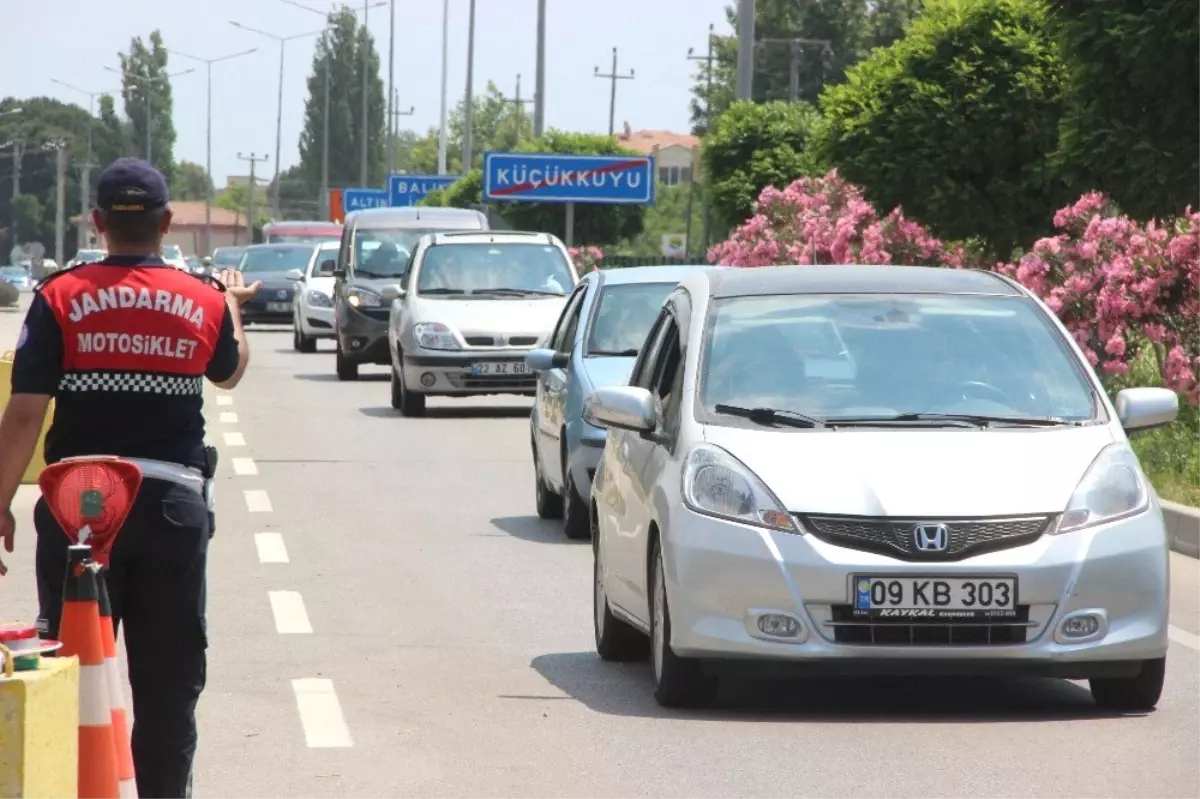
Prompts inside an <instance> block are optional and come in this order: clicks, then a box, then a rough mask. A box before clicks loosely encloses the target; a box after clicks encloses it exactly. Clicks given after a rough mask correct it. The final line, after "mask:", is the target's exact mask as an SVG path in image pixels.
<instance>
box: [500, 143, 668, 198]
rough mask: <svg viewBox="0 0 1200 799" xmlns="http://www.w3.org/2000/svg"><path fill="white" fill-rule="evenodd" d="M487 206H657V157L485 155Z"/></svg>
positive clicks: (537, 154) (536, 154) (533, 154)
mask: <svg viewBox="0 0 1200 799" xmlns="http://www.w3.org/2000/svg"><path fill="white" fill-rule="evenodd" d="M483 199H484V201H485V202H535V203H607V204H623V205H653V204H654V158H653V157H651V156H640V155H637V156H634V155H630V156H624V155H558V154H555V153H508V152H489V153H485V154H484V163H483Z"/></svg>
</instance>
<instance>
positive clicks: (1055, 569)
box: [663, 506, 1169, 679]
mask: <svg viewBox="0 0 1200 799" xmlns="http://www.w3.org/2000/svg"><path fill="white" fill-rule="evenodd" d="M672 522H673V526H672V530H671V531H670V533H669V534H667V535H665V536H664V541H663V552H664V566H665V569H666V573H667V590H668V595H669V596H670V602H671V627H672V648H673V649H674V650H675V651H676V652H677V653H678V654H680V655H683V656H690V657H697V658H701V659H703V660H708V661H711V663H710V664H709V666H710V667H711V668H718V669H720V668H725V669H734V670H740V669H742V668H744V667H746V666H748V665H763V664H762V663H759V664H754V663H753V662H754V661H767V662H768V664H767V665H770V666H774V667H783V668H782V670H783V671H785V672H799V673H835V674H853V673H906V674H910V673H916V674H920V673H928V674H956V673H966V674H1036V675H1045V676H1056V677H1070V678H1077V679H1083V678H1087V677H1093V676H1121V675H1126V674H1136V673H1137V670H1138V668H1140V662H1141V661H1143V660H1149V659H1154V658H1159V657H1163V656H1164V655H1165V653H1166V651H1167V627H1168V596H1169V561H1168V549H1167V539H1166V533H1165V529H1164V525H1163V521H1162V514H1161V511H1160V510H1159V509H1158V507H1157V506H1154V507H1152V508H1151V510H1150V511H1148V512H1147V513H1143V514H1141V515H1139V516H1136V517H1133V518H1130V519H1126V520H1122V521H1119V522H1114V523H1111V524H1108V525H1104V526H1100V527H1096V528H1093V529H1090V530H1084V531H1078V532H1072V533H1067V534H1064V535H1042V536H1041V537H1040V538H1038V539H1037V540H1036V541H1033V542H1032V543H1029V544H1026V545H1024V546H1019V547H1015V548H1012V549H1005V550H1002V551H998V552H990V553H986V554H981V555H977V556H975V557H970V558H966V559H964V560H961V561H956V562H951V563H911V562H902V561H899V560H896V559H894V558H891V557H888V556H886V555H881V554H873V553H869V552H862V551H859V550H855V549H850V548H847V547H843V546H838V545H835V544H830V543H828V542H825V541H822V540H820V539H818V538H816V537H814V536H813V535H796V534H790V533H782V532H774V531H769V530H765V529H759V528H753V527H749V526H746V525H741V524H735V523H730V522H725V521H722V520H718V519H714V518H711V517H708V516H704V515H701V514H697V513H695V512H693V511H691V510H690V509H688V508H686V507H685V508H680V509H679V510H678V511H677V512H676V513H675V514H674V519H673V520H672ZM855 575H870V576H890V575H897V576H900V575H919V576H922V577H934V578H936V577H954V576H1002V575H1012V576H1015V577H1016V578H1017V580H1018V603H1019V607H1022V608H1024V611H1023V612H1022V616H1023V617H1024V619H1025V620H1026V621H1025V623H1024V625H1023V627H1022V635H1021V636H1020V637H1023V638H1024V641H1023V642H1019V643H1011V642H1009V641H1012V640H1013V638H1011V637H1008V638H1006V637H1005V636H1004V635H1000V636H995V637H994V638H995V640H991V643H988V641H989V640H990V638H989V633H988V632H985V634H984V637H983V638H982V639H979V638H977V637H976V638H972V637H971V636H970V635H966V636H963V637H961V638H960V639H959V640H964V641H968V643H956V642H952V641H953V639H947V640H945V641H941V642H940V643H938V644H924V643H922V644H914V643H911V642H912V641H913V640H915V638H914V637H913V636H911V633H909V634H908V635H905V634H904V633H901V632H899V631H900V630H901V629H903V628H909V627H915V626H917V624H918V622H917V621H916V620H912V619H904V620H900V623H899V624H887V626H886V628H885V629H884V632H883V634H882V635H880V636H878V639H876V638H875V637H874V636H873V635H868V636H866V637H865V638H863V637H862V636H858V637H855V638H854V639H853V640H856V641H860V643H846V642H845V641H846V636H845V634H844V633H839V632H838V630H839V627H838V625H836V624H835V622H836V620H838V619H843V618H845V617H844V616H843V615H841V614H840V612H839V611H840V608H843V607H845V606H847V605H849V604H850V603H851V601H852V597H853V593H852V592H853V580H854V576H855ZM1080 611H1089V612H1092V613H1095V614H1096V615H1097V617H1098V618H1100V619H1101V620H1102V622H1101V625H1100V630H1099V631H1098V632H1097V633H1095V634H1094V635H1093V636H1091V637H1089V638H1085V639H1078V640H1076V641H1072V640H1070V639H1067V638H1065V637H1064V636H1063V635H1062V632H1061V625H1062V623H1063V621H1064V619H1065V618H1066V617H1067V616H1069V615H1075V614H1077V613H1078V612H1080ZM768 613H770V614H779V615H783V616H787V617H790V618H791V619H793V620H795V621H797V622H799V625H800V629H799V633H798V634H797V635H796V636H795V637H792V638H789V639H787V640H782V639H780V638H775V637H771V636H770V635H768V634H767V633H764V632H762V631H761V630H760V629H759V626H758V622H759V619H760V618H761V616H763V615H764V614H768ZM1019 618H1021V617H1019ZM934 624H935V625H936V626H940V627H947V626H954V627H960V628H965V627H970V626H977V625H978V624H979V622H972V621H966V622H960V623H955V624H953V625H949V624H947V623H946V622H944V621H943V622H940V623H937V622H935V623H934ZM1006 626H1014V625H1011V624H1009V625H1006ZM840 629H841V630H846V629H849V628H848V627H841V628H840ZM858 629H859V630H861V628H858ZM963 631H964V632H970V631H967V630H965V629H964V630H963ZM929 632H931V630H929V629H925V628H922V630H921V633H929ZM920 640H922V641H928V640H931V639H930V638H929V636H928V635H926V636H924V637H921V638H920ZM1017 640H1019V638H1018V639H1017ZM971 641H975V643H971ZM768 670H774V669H768Z"/></svg>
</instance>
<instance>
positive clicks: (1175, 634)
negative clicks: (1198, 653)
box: [1167, 624, 1200, 650]
mask: <svg viewBox="0 0 1200 799" xmlns="http://www.w3.org/2000/svg"><path fill="white" fill-rule="evenodd" d="M1167 635H1169V636H1170V637H1171V640H1172V641H1174V642H1175V643H1177V644H1182V645H1183V646H1186V647H1187V648H1188V649H1196V650H1200V635H1193V634H1192V633H1189V632H1188V631H1187V630H1181V629H1179V628H1178V627H1176V626H1175V625H1174V624H1172V625H1171V626H1170V627H1168V628H1167Z"/></svg>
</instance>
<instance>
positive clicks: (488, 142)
mask: <svg viewBox="0 0 1200 799" xmlns="http://www.w3.org/2000/svg"><path fill="white" fill-rule="evenodd" d="M473 102H474V108H473V110H472V113H473V118H472V120H471V122H472V125H471V127H472V128H474V136H473V138H472V142H471V150H472V152H471V156H472V157H471V162H472V165H473V166H474V167H475V168H482V167H483V154H484V153H485V152H487V151H488V150H511V149H513V148H514V147H515V146H516V145H517V143H518V142H526V141H529V140H530V139H532V138H533V119H532V115H531V114H530V113H529V112H528V111H526V110H525V109H523V108H522V107H521V106H518V105H517V104H516V103H514V102H511V100H510V99H509V98H507V97H506V96H505V95H504V94H503V93H502V92H501V91H500V89H499V88H498V87H497V86H496V84H495V83H492V82H491V81H488V85H487V88H486V89H485V90H484V93H483V94H481V95H476V96H475V97H474V98H473ZM466 130H467V103H466V98H463V99H461V100H459V101H458V105H457V106H455V107H454V110H453V111H451V112H450V114H449V116H448V117H447V122H446V171H447V172H448V173H449V174H452V175H457V174H461V173H462V149H463V142H464V140H465V137H466ZM406 132H407V131H406ZM412 135H413V139H414V140H413V142H412V145H411V147H409V148H408V150H407V153H406V157H405V158H404V159H397V162H396V163H397V165H398V168H399V169H404V170H405V171H407V172H410V173H412V174H436V173H437V155H438V129H437V128H430V129H429V130H428V131H427V132H426V134H425V135H424V136H422V137H417V136H416V134H412Z"/></svg>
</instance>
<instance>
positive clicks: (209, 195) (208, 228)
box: [167, 47, 258, 255]
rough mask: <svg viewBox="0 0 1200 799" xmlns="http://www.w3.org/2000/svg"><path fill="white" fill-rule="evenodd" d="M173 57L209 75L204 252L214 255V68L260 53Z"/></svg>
mask: <svg viewBox="0 0 1200 799" xmlns="http://www.w3.org/2000/svg"><path fill="white" fill-rule="evenodd" d="M167 52H168V53H171V54H172V55H177V56H182V57H183V58H188V59H191V60H192V61H197V62H199V63H201V64H204V67H205V71H206V73H207V88H206V95H207V96H206V98H205V103H206V117H207V119H206V122H205V133H204V171H205V173H206V174H207V175H208V185H206V186H205V187H204V245H203V252H204V254H205V255H212V204H213V179H212V66H213V64H217V63H220V62H221V61H229V60H230V59H234V58H241V57H242V56H244V55H250V54H251V53H256V52H258V48H257V47H252V48H250V49H249V50H243V51H242V52H240V53H232V54H230V55H224V56H221V57H220V58H200V57H199V56H194V55H189V54H188V53H184V52H181V51H179V50H168V51H167Z"/></svg>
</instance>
